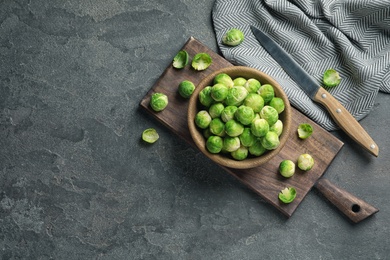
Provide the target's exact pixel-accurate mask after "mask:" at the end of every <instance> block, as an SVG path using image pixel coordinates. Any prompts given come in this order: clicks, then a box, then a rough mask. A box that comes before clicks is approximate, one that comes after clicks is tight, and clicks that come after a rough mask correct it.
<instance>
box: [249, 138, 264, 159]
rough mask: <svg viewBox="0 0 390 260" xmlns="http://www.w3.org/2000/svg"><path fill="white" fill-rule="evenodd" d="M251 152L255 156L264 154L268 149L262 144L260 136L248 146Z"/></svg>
mask: <svg viewBox="0 0 390 260" xmlns="http://www.w3.org/2000/svg"><path fill="white" fill-rule="evenodd" d="M248 150H249V153H250V154H251V155H254V156H260V155H262V154H264V153H265V152H266V151H267V149H265V148H264V146H263V145H262V144H261V140H260V139H259V138H258V139H256V141H255V143H254V144H253V145H251V146H249V148H248Z"/></svg>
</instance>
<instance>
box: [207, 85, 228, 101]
mask: <svg viewBox="0 0 390 260" xmlns="http://www.w3.org/2000/svg"><path fill="white" fill-rule="evenodd" d="M228 92H229V89H228V87H226V86H225V85H224V84H221V83H217V84H215V85H214V86H212V87H211V97H212V98H213V99H214V100H215V101H223V100H225V98H226V97H227V95H228Z"/></svg>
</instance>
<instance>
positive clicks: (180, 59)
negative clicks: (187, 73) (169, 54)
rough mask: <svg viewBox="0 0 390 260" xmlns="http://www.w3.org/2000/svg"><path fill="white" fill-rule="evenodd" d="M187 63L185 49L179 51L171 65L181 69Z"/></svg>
mask: <svg viewBox="0 0 390 260" xmlns="http://www.w3.org/2000/svg"><path fill="white" fill-rule="evenodd" d="M187 64H188V52H186V51H185V50H181V51H179V52H178V53H177V54H176V56H175V57H174V58H173V62H172V66H173V67H174V68H176V69H182V68H184V67H185V66H186V65H187Z"/></svg>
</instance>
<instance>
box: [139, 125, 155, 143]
mask: <svg viewBox="0 0 390 260" xmlns="http://www.w3.org/2000/svg"><path fill="white" fill-rule="evenodd" d="M158 138H159V135H158V133H157V131H156V129H154V128H148V129H145V130H144V131H143V132H142V140H144V141H145V142H147V143H150V144H152V143H154V142H156V141H157V140H158Z"/></svg>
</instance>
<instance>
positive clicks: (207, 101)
mask: <svg viewBox="0 0 390 260" xmlns="http://www.w3.org/2000/svg"><path fill="white" fill-rule="evenodd" d="M198 98H199V102H200V103H201V104H202V105H204V106H205V107H209V106H210V105H211V104H212V103H214V99H213V98H212V97H211V86H207V87H205V88H204V89H202V90H201V91H200V92H199V96H198Z"/></svg>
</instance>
